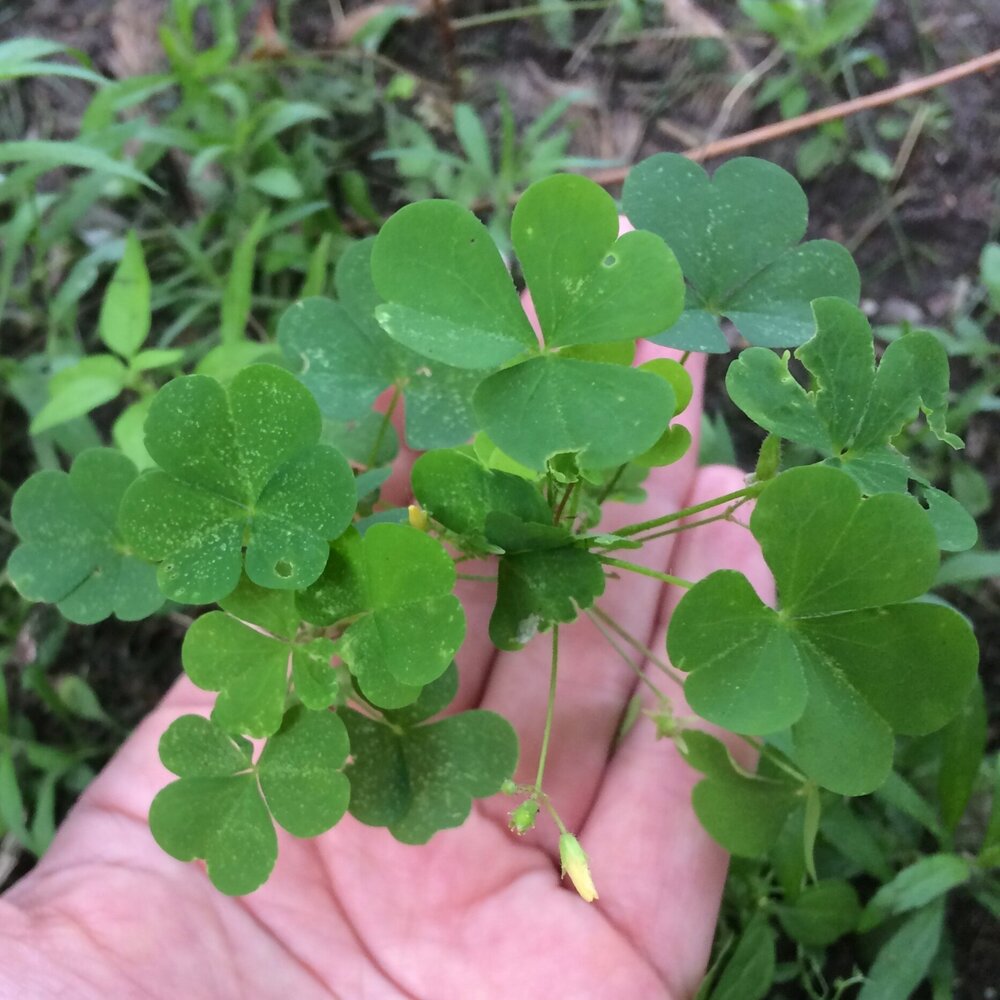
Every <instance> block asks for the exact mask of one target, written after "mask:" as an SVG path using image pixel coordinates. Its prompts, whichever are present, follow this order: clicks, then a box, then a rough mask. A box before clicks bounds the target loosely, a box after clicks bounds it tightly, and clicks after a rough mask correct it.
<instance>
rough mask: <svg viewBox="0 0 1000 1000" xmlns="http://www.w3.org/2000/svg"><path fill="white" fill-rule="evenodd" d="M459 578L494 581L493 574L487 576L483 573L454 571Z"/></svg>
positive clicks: (495, 579)
mask: <svg viewBox="0 0 1000 1000" xmlns="http://www.w3.org/2000/svg"><path fill="white" fill-rule="evenodd" d="M455 575H456V576H457V577H458V579H459V580H482V581H483V582H484V583H496V582H497V578H496V577H495V576H487V575H485V574H483V573H456V574H455Z"/></svg>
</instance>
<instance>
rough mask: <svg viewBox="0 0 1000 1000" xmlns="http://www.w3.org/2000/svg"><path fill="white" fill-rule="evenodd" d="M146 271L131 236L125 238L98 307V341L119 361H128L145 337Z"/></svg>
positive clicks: (147, 318)
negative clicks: (117, 355)
mask: <svg viewBox="0 0 1000 1000" xmlns="http://www.w3.org/2000/svg"><path fill="white" fill-rule="evenodd" d="M150 295H151V291H150V283H149V271H147V270H146V258H145V257H144V255H143V252H142V246H141V245H140V243H139V240H138V239H137V238H136V235H135V233H134V232H131V231H130V232H129V234H128V236H126V238H125V252H124V253H123V254H122V259H121V261H120V262H119V264H118V266H117V267H116V268H115V273H114V274H113V275H112V277H111V283H110V284H109V285H108V289H107V291H106V292H105V293H104V301H103V302H102V303H101V317H100V321H99V325H98V329H99V331H100V335H101V340H103V341H104V343H105V344H107V346H108V347H110V348H111V350H112V351H115V352H116V353H117V354H120V355H121V356H122V357H123V358H131V357H132V356H133V355H134V354H135V353H136V351H138V350H139V348H140V347H141V346H142V344H143V342H144V341H145V340H146V337H147V336H148V335H149V325H150V322H151V318H150Z"/></svg>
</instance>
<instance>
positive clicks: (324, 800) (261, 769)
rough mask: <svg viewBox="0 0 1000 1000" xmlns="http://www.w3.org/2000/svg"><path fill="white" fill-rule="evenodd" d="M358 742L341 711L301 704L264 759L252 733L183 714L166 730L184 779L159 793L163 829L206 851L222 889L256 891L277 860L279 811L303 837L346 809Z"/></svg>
mask: <svg viewBox="0 0 1000 1000" xmlns="http://www.w3.org/2000/svg"><path fill="white" fill-rule="evenodd" d="M348 749H349V744H348V740H347V731H346V730H345V728H344V724H343V723H342V722H341V720H340V719H339V718H338V717H337V716H336V715H333V714H332V713H330V712H310V711H308V710H306V709H305V708H303V707H302V706H301V705H299V706H295V707H293V708H291V709H289V711H288V713H287V714H286V715H285V719H284V722H283V724H282V726H281V729H280V730H279V731H278V732H277V733H276V734H275V735H274V736H272V737H271V739H270V740H268V743H267V746H266V747H265V748H264V751H263V753H262V754H261V756H260V760H259V761H258V763H257V764H256V766H255V765H254V764H253V761H252V756H251V747H250V744H249V743H247V742H246V741H245V740H233V739H231V738H230V737H229V736H227V735H226V734H225V733H224V732H223V731H222V730H221V729H219V728H218V727H217V726H216V725H215V724H214V723H212V722H210V721H209V720H208V719H205V718H203V717H202V716H199V715H184V716H181V717H180V718H179V719H177V720H175V721H174V722H173V723H172V724H171V725H170V727H169V728H168V729H167V731H166V732H165V733H164V734H163V736H162V738H161V739H160V759H161V760H162V761H163V763H164V766H166V767H167V768H168V769H169V770H171V771H173V773H174V774H176V775H178V777H179V780H178V781H175V782H173V783H172V784H169V785H167V786H166V788H163V789H161V790H160V792H159V793H158V794H157V795H156V798H155V799H153V803H152V805H151V806H150V810H149V825H150V828H151V830H152V833H153V837H154V838H155V839H156V842H157V843H158V844H159V845H160V847H162V848H163V850H165V851H166V852H167V853H168V854H170V855H172V856H173V857H175V858H178V859H179V860H181V861H193V860H194V859H196V858H201V859H203V860H204V861H205V866H206V868H207V870H208V876H209V878H210V879H211V880H212V883H213V884H214V885H215V887H216V888H217V889H218V890H219V891H220V892H224V893H226V894H227V895H233V896H240V895H244V894H245V893H248V892H253V891H254V889H257V888H259V887H260V886H261V885H262V884H263V883H264V882H265V881H266V880H267V877H268V875H270V873H271V869H272V868H273V867H274V863H275V861H276V860H277V856H278V841H277V837H276V836H275V832H274V826H273V824H272V821H271V817H272V816H273V817H274V820H275V821H277V822H278V823H279V824H280V825H281V826H282V827H284V828H285V829H286V830H288V832H289V833H291V834H293V835H294V836H297V837H313V836H316V835H317V834H320V833H323V832H324V831H325V830H328V829H330V827H332V826H334V825H335V824H336V823H337V822H338V821H339V820H340V818H341V816H343V814H344V812H345V811H346V809H347V803H348V798H349V794H350V788H349V785H348V782H347V779H346V778H345V776H344V774H343V773H342V770H341V769H342V768H343V767H344V764H345V762H346V760H347V754H348ZM258 781H259V786H258ZM262 792H263V797H262V795H261V793H262Z"/></svg>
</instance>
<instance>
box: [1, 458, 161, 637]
mask: <svg viewBox="0 0 1000 1000" xmlns="http://www.w3.org/2000/svg"><path fill="white" fill-rule="evenodd" d="M137 474H138V473H137V471H136V468H135V466H134V465H133V464H132V463H131V462H130V461H129V460H128V459H127V458H126V457H125V456H124V455H122V454H120V453H119V452H116V451H112V450H111V449H109V448H95V449H90V450H88V451H84V452H82V453H81V454H80V455H79V456H78V457H77V458H76V460H75V461H74V462H73V465H72V467H71V468H70V471H69V472H68V473H66V472H61V471H58V470H55V469H45V470H43V471H41V472H37V473H35V475H33V476H32V477H31V478H30V479H29V480H28V481H27V482H26V483H24V484H23V485H22V486H21V488H20V489H19V490H18V491H17V493H16V494H15V495H14V501H13V506H12V513H11V519H12V521H13V523H14V530H15V531H16V532H17V533H18V535H19V536H20V539H21V543H20V544H19V545H18V546H17V548H15V549H14V551H13V552H12V553H11V557H10V560H9V562H8V563H7V573H8V574H9V576H10V580H11V583H13V584H14V586H15V587H16V588H17V590H18V592H19V593H20V594H21V595H22V596H23V597H24V598H26V599H27V600H29V601H46V602H49V603H52V604H55V605H56V606H57V607H58V608H59V610H60V611H61V612H62V613H63V615H65V616H66V617H67V618H68V619H69V620H70V621H73V622H79V623H81V624H92V623H94V622H99V621H101V620H102V619H104V618H107V617H108V616H109V615H111V614H114V615H115V616H116V617H117V618H120V619H122V620H123V621H136V620H138V619H140V618H146V617H148V616H149V615H151V614H153V612H154V611H156V610H157V609H158V608H159V607H160V605H162V604H163V595H162V594H161V593H160V589H159V587H158V586H157V583H156V570H155V569H154V568H153V567H152V566H151V565H149V563H146V562H143V561H142V560H141V559H138V558H136V556H135V555H134V554H133V553H132V552H131V551H130V550H129V548H128V546H127V545H126V543H125V541H124V539H123V538H122V535H121V532H120V531H119V528H118V516H119V510H120V508H121V505H122V498H123V496H124V495H125V492H126V490H127V489H128V487H129V486H130V485H131V484H132V483H133V482H134V481H135V479H136V476H137Z"/></svg>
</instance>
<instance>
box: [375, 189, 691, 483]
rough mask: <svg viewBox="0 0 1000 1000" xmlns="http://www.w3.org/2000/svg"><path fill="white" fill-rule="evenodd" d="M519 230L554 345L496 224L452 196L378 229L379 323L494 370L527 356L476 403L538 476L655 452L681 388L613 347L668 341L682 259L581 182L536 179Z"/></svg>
mask: <svg viewBox="0 0 1000 1000" xmlns="http://www.w3.org/2000/svg"><path fill="white" fill-rule="evenodd" d="M511 231H512V236H513V243H514V248H515V250H516V251H517V253H518V254H519V256H520V258H521V263H522V265H523V269H524V273H525V276H526V279H527V282H528V288H529V290H530V291H531V293H532V295H533V296H534V301H535V306H536V308H537V311H538V317H539V323H540V326H541V336H542V340H543V342H544V348H542V347H540V345H539V343H538V338H537V337H536V335H535V333H534V331H533V330H532V329H531V326H530V324H529V323H528V321H527V319H526V317H525V315H524V312H523V310H522V309H521V307H520V303H519V301H518V299H517V295H516V293H515V291H514V285H513V283H512V281H511V279H510V276H509V275H508V274H507V271H506V267H505V265H504V263H503V260H502V258H501V257H500V255H499V252H498V251H497V250H496V248H495V247H494V246H493V245H492V243H491V241H490V240H489V237H488V234H487V232H486V229H485V228H484V227H483V226H482V224H481V223H480V222H479V221H478V220H477V219H476V218H475V216H474V215H472V213H471V212H468V211H467V210H465V209H463V208H460V207H459V206H458V205H455V204H453V203H451V202H425V203H422V204H418V205H411V206H409V207H408V208H405V209H403V210H402V211H400V212H398V213H397V214H396V215H395V216H393V217H392V219H390V220H389V222H388V223H386V225H385V226H384V227H383V229H382V231H381V232H380V233H379V236H378V237H377V239H376V242H375V248H374V250H373V252H372V274H373V278H374V281H375V285H376V287H377V288H378V290H379V292H380V293H381V294H382V295H383V297H384V298H385V300H386V303H385V304H384V305H382V306H380V307H379V308H378V310H376V315H377V317H378V319H379V322H381V323H382V325H383V327H384V328H385V329H386V331H387V332H388V333H389V335H390V336H391V337H393V338H394V339H396V340H399V341H400V342H401V343H403V344H405V345H406V346H408V347H410V348H412V349H413V350H415V351H418V352H419V353H421V354H424V355H426V356H427V357H429V358H434V359H436V360H438V361H442V362H445V363H447V364H452V365H456V366H458V367H467V368H472V369H476V370H478V371H481V372H488V371H490V370H493V369H497V368H498V367H500V366H501V365H504V364H507V363H509V362H512V361H518V360H519V359H520V360H521V363H517V364H514V365H512V366H511V367H508V368H504V369H502V370H500V371H494V372H493V374H488V375H487V376H486V378H485V379H484V380H483V381H482V382H481V383H480V385H479V387H478V389H477V390H476V392H475V395H474V397H473V406H474V411H475V415H476V418H477V420H478V422H479V426H480V427H481V429H483V430H485V431H486V432H487V434H488V435H489V436H490V438H491V439H492V440H493V441H494V442H495V443H496V445H497V446H498V447H499V448H500V449H502V451H503V452H505V453H506V454H507V455H509V456H510V457H511V458H512V459H514V460H515V461H517V462H520V463H522V464H524V465H526V466H528V467H529V468H531V469H533V470H536V471H543V470H544V469H545V464H546V461H547V460H548V459H549V458H550V457H552V456H553V455H556V454H558V453H560V452H573V453H582V461H584V462H585V463H586V464H587V466H588V467H589V468H595V469H601V468H605V467H611V466H616V465H620V464H622V463H624V462H626V461H628V460H629V459H631V458H633V457H635V456H636V455H639V454H641V453H642V452H645V451H646V450H647V449H649V448H650V447H652V446H653V445H654V444H655V443H656V441H657V440H658V439H659V438H660V436H661V435H662V434H663V432H664V430H665V428H666V426H667V424H668V422H669V420H670V417H671V416H672V415H673V411H674V400H673V393H672V391H671V389H670V386H669V384H668V383H666V382H664V380H662V379H657V378H655V377H654V376H652V375H651V373H649V372H636V371H634V370H633V369H631V368H629V367H628V366H625V365H621V364H617V363H615V362H616V361H617V360H619V358H618V354H617V352H616V351H614V349H613V345H614V344H615V342H616V341H622V342H624V341H630V340H633V341H634V340H635V339H636V338H638V337H644V336H650V335H652V334H655V333H657V332H658V331H660V330H662V329H664V328H665V327H667V326H669V325H670V324H672V323H673V322H674V320H675V319H676V318H677V316H678V315H679V313H680V309H681V305H682V300H683V281H682V278H681V275H680V270H679V268H678V266H677V262H676V259H675V258H674V256H673V254H672V253H671V252H670V250H669V249H668V248H667V247H666V246H665V245H664V243H663V241H662V240H660V239H659V238H658V237H656V236H654V235H653V234H651V233H627V234H625V235H624V236H621V237H619V236H618V214H617V209H616V208H615V204H614V201H613V200H612V198H611V197H610V196H609V195H608V194H607V193H606V192H604V191H603V190H602V189H601V188H600V187H599V186H598V185H596V184H594V183H593V182H592V181H589V180H587V179H585V178H582V177H574V176H569V175H560V176H556V177H551V178H549V179H548V180H545V181H542V182H540V183H538V184H534V185H532V186H531V187H530V188H529V189H528V191H527V192H525V194H524V195H523V197H522V198H521V200H520V202H519V203H518V207H517V209H516V210H515V212H514V218H513V221H512V229H511ZM609 349H611V354H610V357H611V358H612V360H610V361H609V360H607V357H608V350H609ZM560 350H564V351H565V353H564V354H560V353H559V352H560ZM581 352H583V354H584V355H585V356H583V357H581V356H579V355H580V354H581ZM539 354H542V356H541V357H538V356H533V355H539ZM595 357H599V358H600V359H601V360H594V358H595Z"/></svg>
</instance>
